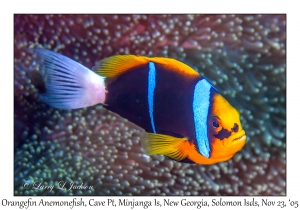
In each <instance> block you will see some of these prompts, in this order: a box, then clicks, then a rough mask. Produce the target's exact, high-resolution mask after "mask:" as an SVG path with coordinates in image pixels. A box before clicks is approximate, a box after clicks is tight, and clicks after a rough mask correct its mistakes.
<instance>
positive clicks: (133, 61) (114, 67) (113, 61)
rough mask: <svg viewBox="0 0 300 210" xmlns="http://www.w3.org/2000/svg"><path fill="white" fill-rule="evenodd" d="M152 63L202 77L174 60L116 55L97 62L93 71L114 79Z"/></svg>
mask: <svg viewBox="0 0 300 210" xmlns="http://www.w3.org/2000/svg"><path fill="white" fill-rule="evenodd" d="M151 61H152V62H154V63H156V64H160V65H162V66H164V67H165V68H166V69H169V70H172V71H177V72H178V73H181V74H185V75H187V76H192V77H199V76H200V75H199V73H198V72H197V71H195V70H194V69H192V68H191V67H189V66H188V65H186V64H184V63H182V62H180V61H178V60H175V59H172V58H163V57H154V58H149V57H146V56H136V55H115V56H111V57H108V58H105V59H103V60H101V61H99V62H97V63H96V65H95V66H94V67H93V70H94V71H95V72H97V73H99V74H100V75H101V76H103V77H107V78H113V77H117V76H119V75H121V74H122V73H124V72H125V71H127V70H130V69H132V68H134V67H138V66H141V65H145V64H147V63H149V62H151Z"/></svg>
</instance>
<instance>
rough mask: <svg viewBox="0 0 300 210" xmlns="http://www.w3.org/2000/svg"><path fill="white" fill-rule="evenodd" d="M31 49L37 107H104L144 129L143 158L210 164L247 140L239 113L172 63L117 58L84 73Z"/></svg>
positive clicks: (197, 78) (193, 75)
mask: <svg viewBox="0 0 300 210" xmlns="http://www.w3.org/2000/svg"><path fill="white" fill-rule="evenodd" d="M33 51H34V52H35V53H36V54H37V55H38V56H37V58H38V59H39V60H40V62H39V63H40V68H41V69H40V72H41V75H42V77H43V81H44V86H45V90H46V91H45V92H44V93H41V94H39V97H40V99H41V100H42V101H43V102H44V103H46V104H48V105H49V106H51V107H54V108H57V109H78V108H83V107H88V106H93V105H95V104H103V106H104V107H106V108H107V109H109V110H111V111H113V112H115V113H117V114H119V115H120V116H122V117H124V118H126V119H128V120H129V121H131V122H133V123H135V124H136V125H138V126H140V127H141V128H143V129H144V130H145V134H144V135H143V136H142V147H143V150H144V151H145V153H146V154H147V155H155V154H162V155H165V156H167V157H169V158H171V159H174V160H176V161H180V162H187V163H197V164H213V163H217V162H223V161H226V160H228V159H230V158H232V157H233V155H234V154H235V153H236V152H238V151H239V150H241V149H242V147H243V146H244V144H245V142H246V135H245V131H244V130H243V128H242V125H241V122H240V115H239V112H238V111H237V110H236V109H235V108H234V107H232V106H231V105H230V104H229V103H228V101H227V100H226V99H225V98H224V97H223V96H221V95H220V93H219V92H218V90H217V89H216V88H214V87H213V86H212V85H211V84H210V83H209V82H208V81H207V80H206V79H205V78H203V77H202V76H200V74H199V73H198V72H197V71H195V70H194V69H192V68H191V67H189V66H188V65H186V64H184V63H182V62H180V61H178V60H175V59H171V58H163V57H152V58H150V57H146V56H136V55H116V56H111V57H108V58H105V59H103V60H101V61H99V62H97V63H96V65H95V66H94V67H93V70H90V69H88V68H86V67H85V66H83V65H81V64H80V63H78V62H76V61H74V60H72V59H70V58H68V57H65V56H63V55H61V54H59V53H56V52H53V51H49V50H45V49H41V48H33Z"/></svg>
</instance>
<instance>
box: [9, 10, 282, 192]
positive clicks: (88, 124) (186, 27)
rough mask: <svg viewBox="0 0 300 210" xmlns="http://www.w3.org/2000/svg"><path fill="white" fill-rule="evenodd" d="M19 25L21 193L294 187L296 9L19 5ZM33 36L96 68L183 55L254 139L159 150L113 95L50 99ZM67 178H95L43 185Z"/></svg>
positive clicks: (16, 106) (17, 164)
mask: <svg viewBox="0 0 300 210" xmlns="http://www.w3.org/2000/svg"><path fill="white" fill-rule="evenodd" d="M14 29H15V30H14V36H15V39H14V58H15V59H14V64H15V68H14V76H15V78H14V123H15V124H14V132H15V139H14V141H15V158H14V168H15V170H14V173H15V183H14V186H15V189H14V193H15V195H285V194H286V51H285V50H286V16H285V15H15V17H14ZM32 43H34V44H40V45H42V46H44V47H45V48H49V49H52V50H55V51H58V52H60V53H62V54H64V55H66V56H68V57H70V58H73V59H75V60H77V61H78V62H80V63H82V64H83V65H85V66H87V67H89V68H92V66H93V65H94V63H95V62H96V61H99V60H101V59H103V58H105V57H108V56H111V55H115V54H128V53H131V54H137V55H148V56H166V57H172V58H176V59H178V60H181V61H183V62H185V63H187V64H189V65H190V66H192V67H193V68H195V69H196V70H198V71H199V72H200V73H201V74H202V75H203V76H205V77H206V78H207V79H208V80H209V81H210V82H211V83H212V84H213V85H214V86H215V87H216V88H217V89H218V90H219V91H220V92H221V94H223V95H224V96H225V98H227V99H228V100H229V102H230V103H231V104H232V105H234V106H235V107H236V108H237V109H238V110H239V111H240V113H241V121H242V125H243V127H244V129H245V131H246V134H247V144H246V145H245V147H244V148H243V149H242V150H241V151H240V152H238V153H237V154H236V155H235V156H234V157H233V158H232V159H231V160H229V161H227V162H223V163H218V164H215V165H207V166H205V165H193V164H185V163H179V162H176V161H172V160H169V159H168V158H166V157H164V156H161V155H156V156H151V157H148V156H146V155H144V154H143V152H142V150H141V145H140V137H141V132H142V130H141V129H140V128H138V127H137V126H135V125H133V124H131V123H130V122H128V121H127V120H125V119H122V118H121V117H119V116H117V115H116V114H114V113H111V112H109V111H107V110H105V109H104V108H102V107H101V106H94V107H89V108H85V109H79V110H71V111H61V110H55V109H53V108H50V107H48V106H47V105H45V104H43V103H42V102H41V101H40V100H39V99H38V97H37V89H38V86H39V84H37V83H36V81H38V79H37V78H36V75H35V74H34V72H35V71H37V69H38V65H37V64H36V63H35V62H34V56H33V55H32V54H31V53H30V50H29V46H30V45H31V44H32ZM59 181H66V182H67V183H68V187H70V186H69V184H70V183H71V182H76V183H77V184H78V185H80V184H81V183H83V184H84V185H87V186H93V188H92V189H73V190H69V191H67V190H59V189H55V190H52V191H51V190H47V189H41V188H42V186H46V185H57V183H58V182H59ZM24 182H26V183H31V184H32V183H34V182H37V183H36V187H38V186H39V187H40V189H33V188H32V187H31V188H29V189H24V188H26V187H24ZM38 184H41V185H38Z"/></svg>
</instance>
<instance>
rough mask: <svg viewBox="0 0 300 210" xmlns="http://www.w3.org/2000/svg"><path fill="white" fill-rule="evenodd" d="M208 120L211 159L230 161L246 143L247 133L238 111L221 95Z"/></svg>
mask: <svg viewBox="0 0 300 210" xmlns="http://www.w3.org/2000/svg"><path fill="white" fill-rule="evenodd" d="M212 102H213V103H212V106H211V112H210V116H209V118H208V123H207V126H208V138H209V141H210V143H211V156H210V159H222V160H228V159H230V158H231V157H232V156H233V155H234V154H235V153H236V152H238V151H239V150H241V149H242V147H243V146H244V145H245V143H246V135H245V131H244V130H243V128H242V125H241V122H240V115H239V113H238V111H237V110H236V109H235V108H233V107H232V106H231V105H230V104H229V103H228V102H227V101H226V99H224V98H223V97H222V96H221V95H220V94H216V95H215V96H214V98H213V100H212Z"/></svg>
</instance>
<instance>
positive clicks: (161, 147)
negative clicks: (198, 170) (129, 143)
mask: <svg viewBox="0 0 300 210" xmlns="http://www.w3.org/2000/svg"><path fill="white" fill-rule="evenodd" d="M142 146H143V149H144V151H145V153H146V154H147V155H158V154H160V155H165V156H168V157H170V158H172V159H174V160H177V161H180V160H182V159H184V158H186V157H187V156H188V154H189V151H190V148H191V143H190V142H189V141H188V139H187V138H177V137H173V136H168V135H162V134H154V133H145V135H144V137H143V139H142Z"/></svg>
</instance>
